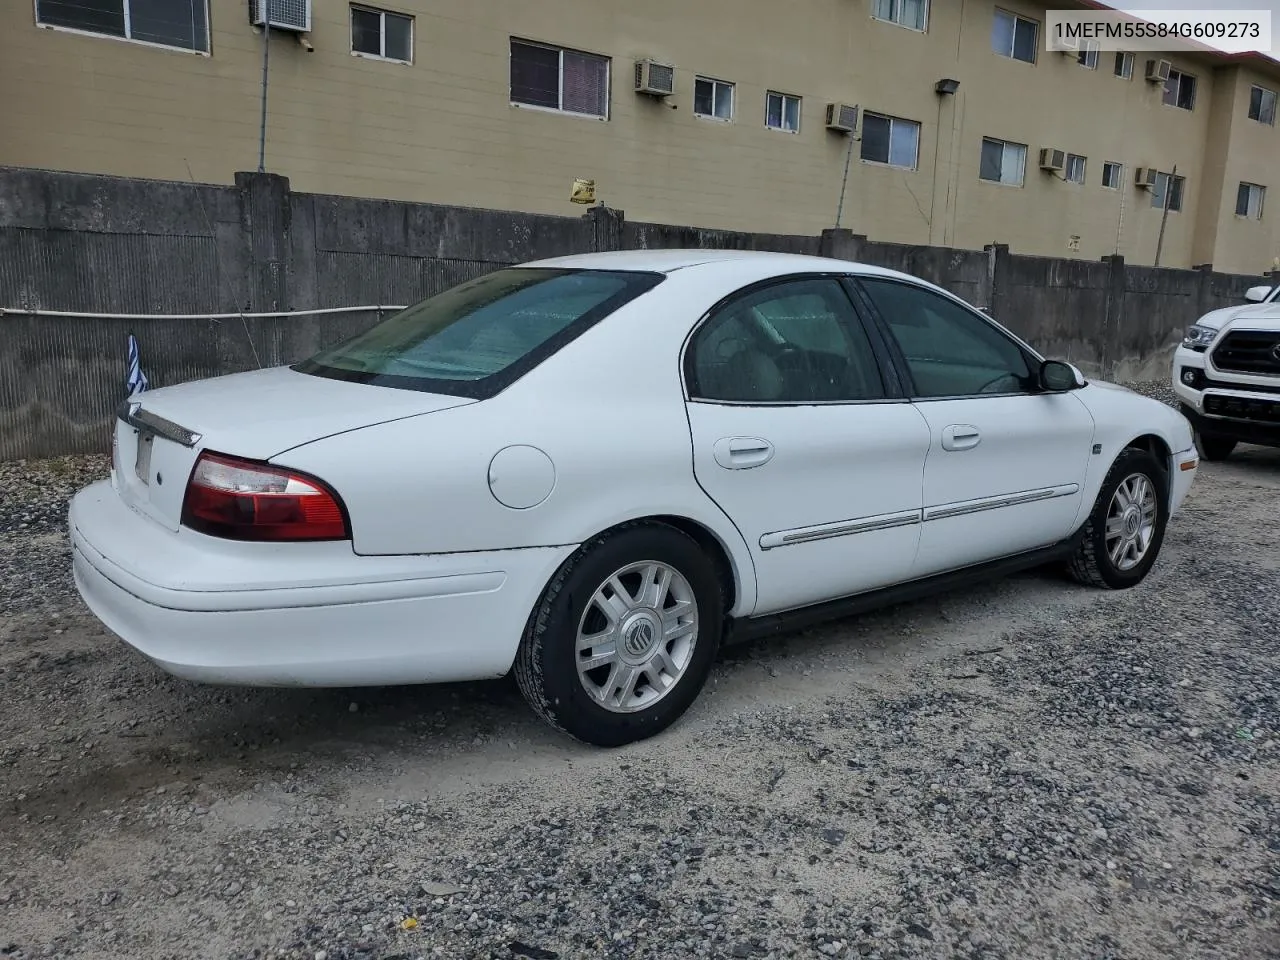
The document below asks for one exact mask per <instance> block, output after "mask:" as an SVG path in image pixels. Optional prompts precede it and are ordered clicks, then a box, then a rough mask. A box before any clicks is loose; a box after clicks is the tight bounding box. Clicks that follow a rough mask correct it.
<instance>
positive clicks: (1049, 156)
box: [1040, 147, 1067, 170]
mask: <svg viewBox="0 0 1280 960" xmlns="http://www.w3.org/2000/svg"><path fill="white" fill-rule="evenodd" d="M1066 165H1067V152H1066V151H1065V150H1056V149H1054V148H1053V147H1041V148H1040V169H1041V170H1061V169H1062V168H1063V167H1065V166H1066Z"/></svg>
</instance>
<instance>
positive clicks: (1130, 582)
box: [1067, 447, 1169, 590]
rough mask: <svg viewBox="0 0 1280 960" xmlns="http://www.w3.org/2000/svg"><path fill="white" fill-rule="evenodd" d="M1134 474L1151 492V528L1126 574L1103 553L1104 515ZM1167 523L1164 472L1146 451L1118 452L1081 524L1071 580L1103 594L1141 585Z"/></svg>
mask: <svg viewBox="0 0 1280 960" xmlns="http://www.w3.org/2000/svg"><path fill="white" fill-rule="evenodd" d="M1135 474H1140V475H1142V476H1144V477H1146V479H1147V481H1148V482H1149V483H1150V484H1151V485H1152V489H1153V490H1154V492H1155V501H1156V502H1155V510H1156V513H1155V524H1154V531H1153V533H1152V536H1151V541H1150V544H1149V545H1148V547H1147V551H1146V553H1145V554H1144V555H1143V556H1142V559H1141V560H1140V561H1139V562H1138V563H1137V565H1135V566H1134V567H1132V568H1131V569H1128V570H1123V569H1121V568H1120V567H1119V566H1118V565H1117V564H1116V563H1115V562H1114V561H1113V560H1112V559H1111V554H1110V553H1109V552H1108V550H1107V531H1106V527H1107V514H1108V511H1109V510H1110V508H1111V502H1112V499H1113V498H1114V497H1115V494H1116V490H1117V489H1118V488H1119V487H1120V485H1121V484H1122V483H1124V482H1126V481H1127V480H1128V479H1129V478H1130V477H1132V476H1134V475H1135ZM1168 522H1169V481H1168V476H1167V474H1166V468H1163V467H1162V466H1161V465H1160V463H1159V461H1158V460H1157V459H1156V458H1155V456H1153V455H1152V454H1151V453H1149V452H1148V451H1146V450H1138V449H1135V448H1132V447H1131V448H1128V449H1126V450H1123V451H1121V453H1120V456H1118V457H1116V460H1115V463H1113V464H1112V465H1111V469H1110V470H1109V471H1108V472H1107V477H1106V480H1104V481H1103V483H1102V489H1101V490H1100V491H1099V492H1098V499H1097V501H1096V502H1095V503H1094V505H1093V512H1092V513H1091V514H1090V515H1089V520H1088V522H1087V523H1086V524H1085V528H1084V531H1083V537H1082V539H1081V541H1080V546H1079V547H1078V548H1077V550H1076V553H1075V556H1074V557H1072V558H1071V560H1070V561H1069V562H1068V564H1067V572H1068V573H1069V574H1070V575H1071V577H1072V578H1074V579H1075V580H1077V581H1079V582H1080V583H1083V584H1085V585H1087V586H1091V587H1099V588H1102V589H1107V590H1127V589H1128V588H1130V587H1134V586H1137V585H1138V584H1139V583H1141V582H1142V581H1143V580H1144V579H1146V576H1147V574H1148V573H1150V572H1151V567H1152V566H1153V565H1154V564H1155V562H1156V558H1157V557H1158V556H1159V555H1160V548H1161V546H1162V545H1163V544H1164V533H1165V527H1166V525H1167V524H1168Z"/></svg>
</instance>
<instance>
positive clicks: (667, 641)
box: [515, 524, 723, 747]
mask: <svg viewBox="0 0 1280 960" xmlns="http://www.w3.org/2000/svg"><path fill="white" fill-rule="evenodd" d="M722 621H723V599H722V597H721V591H720V585H719V582H718V578H717V576H716V569H715V566H714V564H713V563H712V561H711V560H710V558H708V557H707V555H706V554H705V553H704V552H703V550H702V548H701V547H699V546H698V545H697V544H696V543H695V542H694V541H693V540H691V539H689V538H688V537H687V536H685V535H684V534H683V533H681V532H680V531H678V530H675V529H674V528H671V527H667V526H664V525H660V524H651V525H650V524H643V525H637V526H632V527H624V528H620V529H618V530H613V531H610V532H608V533H604V534H601V535H600V536H599V537H596V538H595V539H594V540H592V541H591V542H590V543H587V544H585V545H583V547H582V548H581V549H579V550H578V551H577V552H576V553H575V554H574V555H573V556H572V557H570V558H569V559H568V560H566V561H565V563H564V565H563V566H562V567H561V568H560V570H559V571H557V573H556V575H555V577H554V578H552V581H551V583H550V584H549V585H548V586H547V589H546V590H545V591H544V593H543V595H542V598H541V600H540V601H539V603H538V606H537V608H536V609H535V610H534V612H533V615H532V616H531V617H530V619H529V624H528V626H527V627H526V629H525V633H524V637H523V638H522V640H521V643H520V650H519V652H518V653H517V655H516V664H515V667H516V669H515V673H516V679H517V681H518V682H519V684H520V690H521V692H522V693H523V694H524V697H525V699H526V700H528V701H529V704H530V705H531V706H532V707H533V709H534V711H535V712H537V713H538V715H539V716H541V717H542V718H543V719H544V720H545V721H547V722H548V723H550V724H551V725H552V726H554V727H556V728H557V729H559V730H562V731H563V732H565V733H567V734H569V735H570V736H572V737H576V738H577V739H579V740H582V741H584V742H586V743H590V744H593V745H595V746H602V747H616V746H622V745H624V744H627V743H632V742H634V741H637V740H643V739H645V738H647V737H651V736H653V735H654V734H656V733H659V732H661V731H662V730H665V729H666V728H667V727H669V726H670V725H671V724H672V723H674V722H675V721H676V720H678V719H679V718H680V717H681V716H682V715H683V714H684V713H685V711H686V710H688V708H689V706H690V705H691V704H692V703H693V701H694V700H695V699H697V696H698V694H699V693H700V692H701V690H702V687H703V686H704V685H705V684H706V681H707V677H708V675H709V674H710V672H711V667H712V664H713V663H714V661H715V655H716V649H717V647H718V645H719V641H720V633H721V627H722Z"/></svg>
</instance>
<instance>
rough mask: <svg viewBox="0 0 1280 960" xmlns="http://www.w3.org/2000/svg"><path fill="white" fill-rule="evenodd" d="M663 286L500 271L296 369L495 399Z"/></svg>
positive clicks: (606, 276) (620, 274) (597, 276)
mask: <svg viewBox="0 0 1280 960" xmlns="http://www.w3.org/2000/svg"><path fill="white" fill-rule="evenodd" d="M661 280H662V277H661V275H659V274H653V273H640V272H631V271H609V270H548V269H538V268H529V267H512V268H508V269H504V270H498V271H495V272H494V273H489V274H486V275H485V276H483V277H478V278H477V279H475V280H469V281H467V282H466V283H463V284H460V285H459V286H456V287H453V288H452V289H450V290H446V291H445V292H444V293H441V294H438V295H436V296H434V297H429V298H428V299H426V300H423V301H422V302H420V303H417V304H415V305H413V306H411V307H408V308H407V309H405V310H402V311H400V312H399V313H397V314H395V315H394V316H392V317H388V318H387V319H386V320H384V321H382V322H381V323H379V324H377V325H375V326H374V327H372V328H370V329H369V330H366V331H365V332H364V333H361V334H358V335H356V336H354V337H352V338H350V339H349V340H346V341H345V342H343V343H340V344H338V345H337V346H335V347H331V348H329V349H327V350H322V351H321V352H319V353H317V354H315V355H314V356H312V357H311V358H309V359H307V360H304V361H302V362H301V363H299V364H296V365H295V366H294V368H293V369H295V370H297V371H299V372H301V373H309V374H313V375H316V376H323V377H332V378H335V379H339V380H352V381H356V382H359V383H371V384H376V385H378V386H387V387H401V388H406V389H412V390H425V391H429V392H432V393H447V394H454V395H459V396H470V397H485V396H491V395H492V394H494V393H497V392H498V391H499V390H501V389H502V388H503V387H505V386H507V385H508V384H510V383H512V382H513V381H515V380H516V379H517V378H518V377H520V376H522V375H523V374H525V373H526V372H528V371H529V370H531V369H532V368H533V367H534V366H536V365H537V364H538V363H540V362H542V361H543V360H545V359H546V358H547V357H549V356H551V354H553V353H555V352H556V351H557V350H559V349H560V348H561V347H563V346H564V345H565V344H566V343H568V342H570V341H571V340H573V339H574V338H575V337H577V336H579V335H580V334H582V333H583V332H584V331H585V330H587V329H588V328H590V327H591V326H592V325H593V324H595V323H597V322H599V321H600V320H601V319H603V318H604V317H606V316H608V315H609V314H610V313H612V312H613V311H615V310H617V309H618V308H619V307H621V306H622V305H623V304H624V303H627V302H628V301H630V300H633V299H635V298H636V297H638V296H639V295H640V294H642V293H644V292H646V291H647V290H650V289H652V288H653V287H654V286H656V285H657V284H658V283H659V282H660V281H661Z"/></svg>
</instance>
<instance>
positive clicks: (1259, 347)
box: [1213, 330, 1280, 375]
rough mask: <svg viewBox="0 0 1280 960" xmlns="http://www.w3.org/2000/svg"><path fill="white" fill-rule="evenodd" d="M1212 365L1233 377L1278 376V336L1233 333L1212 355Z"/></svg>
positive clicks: (1279, 354)
mask: <svg viewBox="0 0 1280 960" xmlns="http://www.w3.org/2000/svg"><path fill="white" fill-rule="evenodd" d="M1213 364H1214V366H1216V367H1217V368H1218V369H1219V370H1230V371H1232V372H1234V373H1261V374H1275V375H1280V333H1272V332H1270V331H1264V330H1237V331H1235V332H1234V333H1228V334H1227V335H1226V337H1225V338H1224V339H1223V341H1222V343H1221V344H1219V345H1218V349H1216V350H1214V351H1213Z"/></svg>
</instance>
